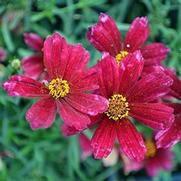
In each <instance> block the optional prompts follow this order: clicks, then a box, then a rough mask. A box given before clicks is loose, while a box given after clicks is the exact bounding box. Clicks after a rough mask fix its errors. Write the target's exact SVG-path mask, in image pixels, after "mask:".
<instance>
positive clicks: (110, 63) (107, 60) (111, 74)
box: [98, 56, 120, 98]
mask: <svg viewBox="0 0 181 181" xmlns="http://www.w3.org/2000/svg"><path fill="white" fill-rule="evenodd" d="M119 71H120V68H119V66H118V65H117V64H116V61H115V59H114V58H113V57H111V56H106V57H104V58H103V59H102V60H101V61H100V62H99V63H98V82H99V86H100V87H99V91H100V95H103V96H104V97H107V98H109V97H110V96H112V94H113V93H114V92H117V91H118V90H119V85H120V72H119Z"/></svg>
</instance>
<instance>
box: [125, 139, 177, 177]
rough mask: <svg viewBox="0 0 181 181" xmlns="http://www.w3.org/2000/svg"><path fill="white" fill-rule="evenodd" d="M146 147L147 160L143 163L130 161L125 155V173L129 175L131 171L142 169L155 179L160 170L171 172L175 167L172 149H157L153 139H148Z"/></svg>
mask: <svg viewBox="0 0 181 181" xmlns="http://www.w3.org/2000/svg"><path fill="white" fill-rule="evenodd" d="M145 145H146V148H147V151H146V154H145V158H144V160H143V161H140V162H138V161H135V160H130V159H128V158H127V157H125V156H124V155H123V156H122V158H123V163H124V171H125V172H126V173H129V172H130V171H138V170H140V169H142V168H145V169H146V172H147V174H148V175H149V176H151V177H154V176H156V175H158V173H159V172H160V170H162V169H163V170H171V169H172V167H173V163H172V160H173V156H174V154H173V152H172V151H171V150H170V149H163V148H157V147H156V143H155V141H154V140H153V139H150V138H149V139H146V140H145Z"/></svg>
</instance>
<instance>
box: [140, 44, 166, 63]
mask: <svg viewBox="0 0 181 181" xmlns="http://www.w3.org/2000/svg"><path fill="white" fill-rule="evenodd" d="M169 51H170V49H169V48H167V47H166V46H165V45H164V44H163V43H152V44H148V45H145V46H144V47H143V48H141V54H142V55H143V57H144V60H145V66H148V65H157V64H160V63H161V61H163V60H164V59H165V58H166V57H167V54H168V53H169Z"/></svg>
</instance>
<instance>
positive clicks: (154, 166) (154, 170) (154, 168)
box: [145, 157, 162, 177]
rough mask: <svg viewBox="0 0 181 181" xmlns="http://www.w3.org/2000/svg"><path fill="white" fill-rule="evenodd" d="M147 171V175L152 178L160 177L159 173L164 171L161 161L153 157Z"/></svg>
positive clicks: (147, 165) (147, 164)
mask: <svg viewBox="0 0 181 181" xmlns="http://www.w3.org/2000/svg"><path fill="white" fill-rule="evenodd" d="M145 169H146V172H147V174H148V175H149V176H150V177H154V176H156V175H158V173H159V172H160V171H161V169H162V168H161V164H160V161H159V159H157V157H156V158H155V157H153V158H151V159H149V160H147V162H146V165H145Z"/></svg>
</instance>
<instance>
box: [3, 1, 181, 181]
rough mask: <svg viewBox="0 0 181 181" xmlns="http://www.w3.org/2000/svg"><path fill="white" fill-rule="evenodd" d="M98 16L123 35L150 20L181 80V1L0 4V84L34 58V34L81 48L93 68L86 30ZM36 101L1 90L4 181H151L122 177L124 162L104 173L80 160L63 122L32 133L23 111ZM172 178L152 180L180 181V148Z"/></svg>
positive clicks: (166, 175) (93, 162) (153, 33)
mask: <svg viewBox="0 0 181 181" xmlns="http://www.w3.org/2000/svg"><path fill="white" fill-rule="evenodd" d="M100 12H106V13H107V14H109V15H111V16H112V17H113V18H114V19H115V21H116V23H117V25H118V27H119V29H120V31H121V32H122V34H123V35H125V33H126V31H127V30H128V27H129V24H130V23H131V21H132V20H133V19H134V18H135V17H137V16H148V19H149V23H150V28H151V34H150V37H149V40H148V42H153V41H161V42H163V43H165V44H166V45H167V46H168V47H169V48H170V49H171V52H170V54H169V57H168V59H167V60H166V61H165V64H166V65H167V66H169V67H172V68H175V69H176V72H177V73H178V75H181V0H79V1H78V0H37V1H36V0H1V1H0V47H3V48H4V49H5V50H6V51H7V58H6V61H5V62H3V63H1V64H0V83H1V84H2V82H3V81H4V80H6V79H7V78H8V77H9V76H10V75H11V74H15V73H21V70H20V69H18V67H15V66H14V65H13V64H12V62H13V60H14V59H20V60H21V58H22V57H24V56H26V55H29V54H31V53H32V51H31V50H30V49H28V47H27V46H26V45H25V44H24V41H23V33H24V32H35V33H37V34H39V35H40V36H42V37H43V38H45V37H46V36H47V35H49V34H52V33H53V32H54V31H58V32H60V33H61V34H62V35H63V36H65V37H66V39H67V40H68V41H69V42H71V43H79V42H80V43H82V44H83V46H84V47H86V48H87V49H88V50H89V51H90V53H91V61H90V65H93V64H95V63H96V61H97V59H98V58H100V54H99V53H98V52H97V51H96V50H95V49H94V48H93V47H91V46H90V44H89V43H88V41H87V40H86V37H85V35H86V31H87V28H88V27H89V26H91V25H92V24H95V23H96V22H97V20H98V16H99V13H100ZM31 104H32V100H25V99H22V98H12V97H8V96H7V95H6V93H5V92H4V91H3V90H2V86H1V88H0V181H17V180H19V181H59V180H60V181H61V180H63V181H74V180H76V181H77V180H81V181H91V180H94V181H103V180H108V181H114V180H115V181H117V180H128V181H134V180H145V179H146V180H147V179H148V177H146V174H145V172H144V171H140V172H138V173H132V174H130V175H128V176H124V174H123V170H122V164H121V161H120V162H119V163H117V164H116V165H115V166H113V167H109V168H105V167H104V166H103V165H102V162H101V161H98V160H94V159H93V158H91V157H90V158H88V159H86V160H85V161H83V162H81V161H80V148H79V142H78V139H77V136H73V137H70V138H64V137H63V136H62V134H61V132H60V129H59V127H60V125H61V124H62V123H61V120H60V119H56V121H55V122H54V124H53V126H52V127H51V128H49V129H46V130H37V131H32V130H31V128H30V127H29V124H28V123H27V122H26V120H25V112H26V110H27V109H28V107H30V105H31ZM174 152H175V155H176V157H175V160H174V169H173V172H172V174H171V173H169V172H161V173H160V175H159V176H158V177H156V178H154V180H155V181H156V180H164V181H165V180H171V179H173V178H176V177H177V178H180V179H181V176H180V177H179V175H178V174H179V169H180V168H181V156H180V153H181V145H180V144H178V145H176V146H175V147H174Z"/></svg>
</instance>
